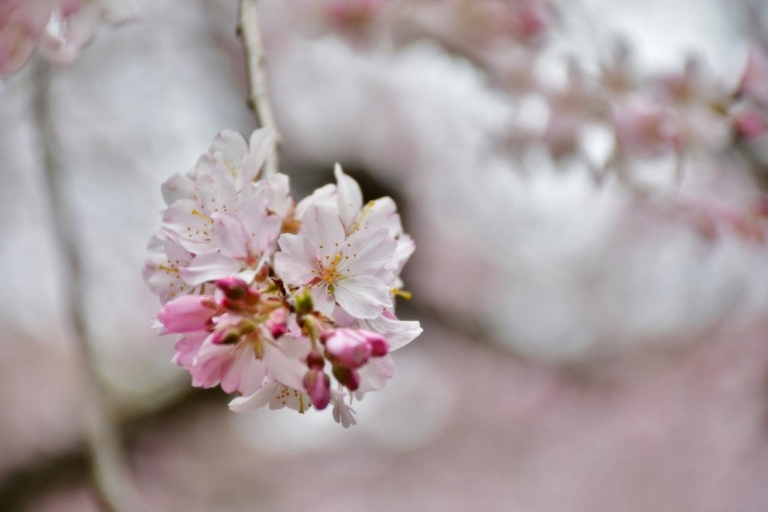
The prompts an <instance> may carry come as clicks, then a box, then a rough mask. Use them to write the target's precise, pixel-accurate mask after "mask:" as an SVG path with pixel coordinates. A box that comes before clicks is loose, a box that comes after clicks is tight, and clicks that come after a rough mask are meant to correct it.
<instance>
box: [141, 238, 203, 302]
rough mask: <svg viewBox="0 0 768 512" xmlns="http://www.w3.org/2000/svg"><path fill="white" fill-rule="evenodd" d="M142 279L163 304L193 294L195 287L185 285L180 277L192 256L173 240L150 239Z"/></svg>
mask: <svg viewBox="0 0 768 512" xmlns="http://www.w3.org/2000/svg"><path fill="white" fill-rule="evenodd" d="M148 248H149V256H148V257H147V259H146V261H145V263H144V268H143V269H142V272H141V274H142V277H143V278H144V282H145V283H147V286H148V287H149V289H150V290H151V291H152V293H154V294H155V295H157V296H159V297H160V301H161V302H162V303H163V304H165V303H166V302H168V301H169V300H171V299H172V298H174V297H177V296H179V295H184V294H187V293H194V292H195V291H196V290H197V287H195V286H192V285H189V284H187V282H186V281H184V280H183V279H182V277H181V270H182V269H184V268H186V267H187V266H189V264H190V262H191V261H192V258H193V255H192V253H190V252H189V251H187V250H186V249H184V248H183V247H181V246H180V245H179V244H178V243H177V242H176V241H175V240H172V239H170V238H167V239H165V240H161V239H159V238H157V237H154V236H153V237H152V238H151V239H150V242H149V247H148Z"/></svg>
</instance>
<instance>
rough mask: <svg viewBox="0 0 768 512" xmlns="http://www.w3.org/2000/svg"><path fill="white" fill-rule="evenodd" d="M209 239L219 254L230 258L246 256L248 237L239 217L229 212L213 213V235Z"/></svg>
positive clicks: (243, 257) (247, 252)
mask: <svg viewBox="0 0 768 512" xmlns="http://www.w3.org/2000/svg"><path fill="white" fill-rule="evenodd" d="M211 239H212V240H213V242H214V243H215V244H216V247H218V248H219V250H220V251H221V254H222V255H223V256H226V257H227V258H231V259H245V258H247V257H248V254H249V251H248V242H249V237H248V235H247V234H246V232H245V227H244V226H243V223H242V222H241V220H240V218H239V217H237V216H236V215H232V214H230V213H215V214H214V215H213V235H212V236H211Z"/></svg>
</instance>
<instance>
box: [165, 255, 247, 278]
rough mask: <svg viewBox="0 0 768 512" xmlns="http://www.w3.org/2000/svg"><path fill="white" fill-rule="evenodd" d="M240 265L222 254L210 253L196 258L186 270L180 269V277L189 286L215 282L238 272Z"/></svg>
mask: <svg viewBox="0 0 768 512" xmlns="http://www.w3.org/2000/svg"><path fill="white" fill-rule="evenodd" d="M240 269H241V264H240V262H239V261H237V260H233V259H231V258H227V257H226V256H224V255H223V254H219V253H211V254H203V255H200V256H197V257H196V258H195V259H194V260H192V263H190V264H189V266H188V267H187V268H183V269H181V271H180V272H181V277H182V278H183V279H184V281H185V282H186V283H188V284H191V285H198V284H202V283H205V282H208V281H215V280H217V279H221V278H223V277H229V276H233V275H235V274H237V273H238V272H240Z"/></svg>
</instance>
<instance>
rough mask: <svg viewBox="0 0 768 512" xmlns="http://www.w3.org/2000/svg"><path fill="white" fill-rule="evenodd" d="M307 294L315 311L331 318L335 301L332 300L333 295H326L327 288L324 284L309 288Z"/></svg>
mask: <svg viewBox="0 0 768 512" xmlns="http://www.w3.org/2000/svg"><path fill="white" fill-rule="evenodd" d="M309 294H310V295H311V296H312V302H313V303H314V306H315V310H317V311H319V312H321V313H322V314H324V315H325V316H331V315H332V314H333V310H334V308H335V307H336V301H335V300H334V298H333V295H331V294H330V293H328V286H327V285H325V283H323V284H319V285H317V286H313V287H312V288H310V290H309Z"/></svg>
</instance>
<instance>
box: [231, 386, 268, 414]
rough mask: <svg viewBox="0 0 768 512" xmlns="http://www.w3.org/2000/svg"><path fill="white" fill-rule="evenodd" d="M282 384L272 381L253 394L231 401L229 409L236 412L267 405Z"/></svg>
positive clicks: (249, 410) (248, 410) (253, 409)
mask: <svg viewBox="0 0 768 512" xmlns="http://www.w3.org/2000/svg"><path fill="white" fill-rule="evenodd" d="M278 389H280V384H279V383H277V382H270V383H268V384H265V385H264V387H262V388H261V389H260V390H258V391H257V392H255V393H254V394H252V395H251V396H240V397H237V398H235V399H234V400H232V401H231V402H229V409H230V410H231V411H234V412H251V411H255V410H256V409H261V408H262V407H264V406H265V405H267V404H268V403H269V402H270V401H271V400H272V399H273V398H274V397H275V395H276V394H277V390H278Z"/></svg>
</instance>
